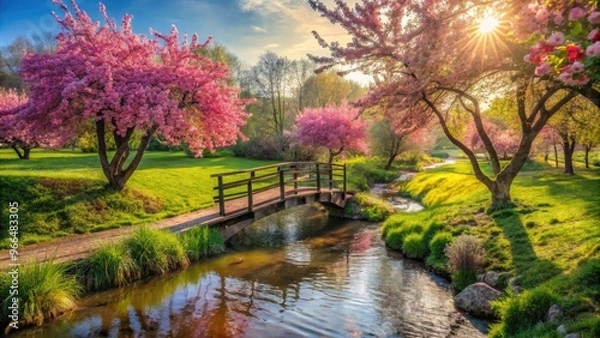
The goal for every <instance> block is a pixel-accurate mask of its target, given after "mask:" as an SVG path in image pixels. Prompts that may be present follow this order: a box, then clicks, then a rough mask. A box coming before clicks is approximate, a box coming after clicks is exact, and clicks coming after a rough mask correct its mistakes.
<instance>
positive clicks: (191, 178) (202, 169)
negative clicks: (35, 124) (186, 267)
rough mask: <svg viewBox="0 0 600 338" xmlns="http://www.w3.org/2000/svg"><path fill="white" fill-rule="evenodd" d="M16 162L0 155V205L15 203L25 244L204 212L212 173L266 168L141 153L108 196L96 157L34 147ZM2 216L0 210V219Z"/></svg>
mask: <svg viewBox="0 0 600 338" xmlns="http://www.w3.org/2000/svg"><path fill="white" fill-rule="evenodd" d="M15 157H16V156H15V155H14V154H13V153H12V150H10V149H0V202H1V203H2V205H7V204H8V202H9V201H13V200H16V201H18V202H19V205H20V208H19V219H20V227H19V230H20V242H21V244H23V245H27V244H31V243H37V242H42V241H47V240H50V239H52V238H56V237H61V236H67V235H70V234H75V233H87V232H94V231H100V230H105V229H110V228H117V227H121V226H128V225H133V224H144V223H148V222H152V221H156V220H159V219H163V218H167V217H172V216H176V215H179V214H183V213H186V212H191V211H194V210H198V209H202V208H206V207H209V206H212V205H213V204H214V203H213V199H212V198H213V196H214V191H213V187H214V186H215V185H216V180H215V179H214V178H211V177H210V175H212V174H215V173H219V172H224V171H229V170H239V169H247V168H252V167H258V166H263V165H267V164H270V163H272V162H268V161H257V160H249V159H244V158H234V157H218V158H201V159H195V158H189V157H187V156H186V155H185V153H184V152H147V153H146V154H144V158H143V160H142V163H141V164H140V167H139V168H138V170H137V171H136V172H135V173H134V174H133V176H132V177H131V179H130V180H129V182H128V183H127V186H126V188H125V190H124V191H122V192H114V191H112V190H111V189H109V188H107V186H106V179H105V178H104V176H103V174H102V171H101V168H100V164H99V160H98V156H97V155H96V154H93V153H92V154H84V153H81V152H78V151H67V150H61V151H43V150H39V149H34V150H33V151H32V154H31V160H29V161H24V160H18V159H16V158H15ZM231 179H232V180H233V179H235V177H234V176H232V177H231ZM7 212H8V211H7V208H0V217H2V218H3V219H4V218H6V217H7V215H6V213H7ZM0 236H1V237H0V239H2V240H1V241H0V248H7V247H8V242H7V241H6V239H5V238H6V236H7V235H6V234H5V233H2V234H0Z"/></svg>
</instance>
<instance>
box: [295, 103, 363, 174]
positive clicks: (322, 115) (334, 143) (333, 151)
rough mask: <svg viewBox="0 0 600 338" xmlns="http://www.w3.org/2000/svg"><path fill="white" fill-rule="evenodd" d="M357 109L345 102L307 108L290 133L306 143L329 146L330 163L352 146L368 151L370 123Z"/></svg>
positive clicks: (297, 118) (302, 142)
mask: <svg viewBox="0 0 600 338" xmlns="http://www.w3.org/2000/svg"><path fill="white" fill-rule="evenodd" d="M358 112H359V111H358V109H357V108H352V107H350V106H349V105H348V104H346V103H344V104H342V105H340V106H328V107H323V108H306V109H305V110H303V111H302V112H301V113H300V114H298V115H297V117H296V124H295V125H294V129H293V130H292V132H291V133H290V136H291V137H292V139H294V140H296V141H297V142H298V144H300V145H301V146H303V147H314V148H319V147H323V148H325V149H327V151H328V153H329V159H328V161H329V163H331V162H332V161H333V159H334V157H336V156H338V155H341V154H343V153H345V152H348V151H351V150H354V151H358V152H367V150H368V147H367V126H366V123H365V122H364V121H363V120H362V119H360V118H358Z"/></svg>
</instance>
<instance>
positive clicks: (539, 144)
mask: <svg viewBox="0 0 600 338" xmlns="http://www.w3.org/2000/svg"><path fill="white" fill-rule="evenodd" d="M560 142H561V140H560V136H559V135H558V134H557V133H556V131H555V130H554V128H552V127H551V126H550V125H546V126H544V128H543V129H542V131H540V134H539V135H538V137H537V138H536V140H535V142H534V144H533V147H534V149H535V150H536V152H541V153H543V154H544V161H546V162H548V158H549V156H550V150H551V149H552V150H553V151H554V163H555V167H557V168H558V149H557V146H556V145H557V144H559V143H560Z"/></svg>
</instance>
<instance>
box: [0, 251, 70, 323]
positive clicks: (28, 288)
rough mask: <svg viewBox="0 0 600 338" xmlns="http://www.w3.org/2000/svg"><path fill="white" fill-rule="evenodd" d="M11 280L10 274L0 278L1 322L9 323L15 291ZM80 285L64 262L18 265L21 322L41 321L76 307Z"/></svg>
mask: <svg viewBox="0 0 600 338" xmlns="http://www.w3.org/2000/svg"><path fill="white" fill-rule="evenodd" d="M11 282H12V278H10V277H9V276H8V275H7V274H2V277H1V278H0V291H1V294H2V295H3V296H2V297H3V298H2V311H1V313H2V319H0V322H1V323H2V326H3V327H4V326H5V325H7V324H8V322H7V320H8V315H9V314H10V312H9V311H10V310H9V306H10V305H11V304H12V297H13V296H12V295H10V294H9V286H10V284H11ZM80 292H81V286H80V285H79V283H77V280H76V279H75V277H74V276H71V275H68V274H67V273H66V266H65V265H64V264H54V263H53V262H52V261H47V262H44V263H30V264H26V265H23V266H20V267H19V275H18V295H15V296H17V297H18V299H19V303H18V304H19V320H20V321H21V323H20V324H21V325H22V326H25V325H41V324H42V323H43V322H44V320H46V319H50V318H54V317H56V316H58V315H60V314H62V313H64V312H66V311H69V310H71V309H73V308H75V306H76V303H75V299H76V297H77V296H78V295H79V293H80Z"/></svg>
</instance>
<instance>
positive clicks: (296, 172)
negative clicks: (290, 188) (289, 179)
mask: <svg viewBox="0 0 600 338" xmlns="http://www.w3.org/2000/svg"><path fill="white" fill-rule="evenodd" d="M290 168H293V170H294V176H293V177H294V194H298V165H297V164H294V165H292V166H290Z"/></svg>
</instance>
